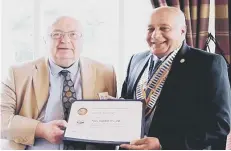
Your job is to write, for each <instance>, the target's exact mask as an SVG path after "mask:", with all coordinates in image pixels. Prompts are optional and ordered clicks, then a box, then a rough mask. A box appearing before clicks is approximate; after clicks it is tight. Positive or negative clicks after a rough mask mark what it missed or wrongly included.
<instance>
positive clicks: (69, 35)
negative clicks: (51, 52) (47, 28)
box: [50, 31, 82, 40]
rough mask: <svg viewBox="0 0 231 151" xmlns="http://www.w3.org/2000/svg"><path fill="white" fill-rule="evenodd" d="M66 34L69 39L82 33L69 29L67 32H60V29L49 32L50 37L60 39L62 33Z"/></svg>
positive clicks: (80, 35)
mask: <svg viewBox="0 0 231 151" xmlns="http://www.w3.org/2000/svg"><path fill="white" fill-rule="evenodd" d="M65 34H67V35H68V37H69V38H70V39H73V40H76V39H78V38H80V37H82V34H81V33H79V32H76V31H69V32H62V31H55V32H52V33H51V34H50V36H51V38H52V39H61V38H63V37H64V35H65Z"/></svg>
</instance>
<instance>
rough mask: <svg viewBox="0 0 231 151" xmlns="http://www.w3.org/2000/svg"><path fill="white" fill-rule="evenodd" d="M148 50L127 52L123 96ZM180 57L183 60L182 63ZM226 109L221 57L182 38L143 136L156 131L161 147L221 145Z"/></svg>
mask: <svg viewBox="0 0 231 151" xmlns="http://www.w3.org/2000/svg"><path fill="white" fill-rule="evenodd" d="M149 53H150V52H144V53H140V54H136V55H134V56H133V57H132V58H131V60H130V63H129V66H128V70H127V77H126V80H125V81H124V84H123V88H122V97H123V98H126V99H132V98H133V93H134V91H135V88H136V86H137V82H138V81H139V79H140V77H141V75H142V73H143V71H144V69H145V67H146V66H147V64H148V59H149V58H148V56H149ZM181 59H185V62H183V63H181V62H180V60H181ZM230 110H231V91H230V85H229V81H228V73H227V65H226V63H225V61H224V59H223V58H222V57H221V56H219V55H216V54H211V53H207V52H205V51H201V50H199V49H195V48H191V47H189V46H187V45H186V44H185V43H184V44H183V46H182V48H181V49H180V50H179V52H178V54H177V55H176V57H175V59H174V61H173V63H172V67H171V70H170V72H169V75H168V77H167V79H166V82H165V84H164V86H163V89H162V91H161V94H160V96H159V98H158V100H157V108H156V111H155V114H154V117H153V119H152V123H151V126H150V130H149V135H148V136H149V137H157V138H158V139H159V140H160V143H161V145H162V147H163V149H206V148H207V149H225V144H226V137H227V135H228V133H229V131H230V114H231V113H230V112H231V111H230Z"/></svg>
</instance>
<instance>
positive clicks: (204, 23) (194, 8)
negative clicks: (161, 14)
mask: <svg viewBox="0 0 231 151" xmlns="http://www.w3.org/2000/svg"><path fill="white" fill-rule="evenodd" d="M151 3H152V6H153V8H157V7H160V6H166V5H167V6H174V7H178V8H180V9H181V10H182V11H183V12H184V14H185V17H186V25H187V34H186V42H187V44H188V45H190V46H192V47H196V48H200V49H203V48H204V47H205V43H206V40H207V37H208V27H209V26H208V24H209V4H210V0H200V1H198V0H151Z"/></svg>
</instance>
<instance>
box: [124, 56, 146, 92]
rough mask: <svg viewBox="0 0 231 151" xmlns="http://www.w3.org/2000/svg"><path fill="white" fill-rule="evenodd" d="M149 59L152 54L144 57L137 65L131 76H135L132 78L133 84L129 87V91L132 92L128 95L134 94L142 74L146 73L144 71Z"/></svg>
mask: <svg viewBox="0 0 231 151" xmlns="http://www.w3.org/2000/svg"><path fill="white" fill-rule="evenodd" d="M149 58H150V53H148V54H147V56H146V57H144V58H143V59H141V60H139V62H137V63H136V64H138V65H137V66H135V67H134V70H132V72H131V74H130V75H134V76H131V83H130V84H129V85H128V88H129V89H128V90H130V92H128V94H131V93H132V92H134V89H135V87H136V84H137V82H138V80H139V79H140V77H141V75H142V73H143V72H144V69H145V68H146V66H147V65H148V60H149Z"/></svg>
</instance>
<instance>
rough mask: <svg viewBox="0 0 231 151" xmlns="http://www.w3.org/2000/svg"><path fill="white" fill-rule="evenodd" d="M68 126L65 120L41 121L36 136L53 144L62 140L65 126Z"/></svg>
mask: <svg viewBox="0 0 231 151" xmlns="http://www.w3.org/2000/svg"><path fill="white" fill-rule="evenodd" d="M66 126H67V122H66V121H65V120H54V121H51V122H48V123H39V124H38V125H37V128H36V131H35V137H40V138H44V139H46V140H48V141H49V142H51V143H53V144H60V143H61V142H62V138H63V134H64V130H63V129H64V128H65V127H66Z"/></svg>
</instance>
